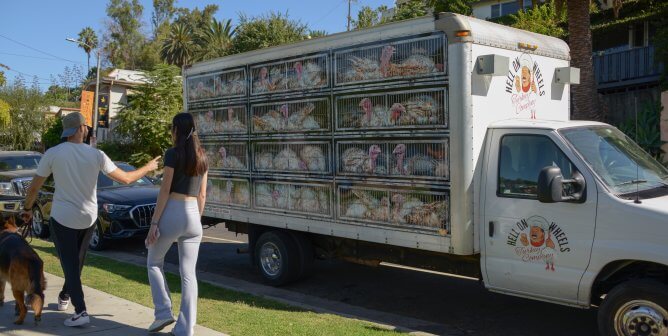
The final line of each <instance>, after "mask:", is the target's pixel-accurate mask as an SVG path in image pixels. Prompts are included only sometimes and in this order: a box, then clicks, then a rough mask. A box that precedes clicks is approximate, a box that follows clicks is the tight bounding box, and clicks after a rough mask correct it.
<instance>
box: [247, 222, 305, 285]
mask: <svg viewBox="0 0 668 336" xmlns="http://www.w3.org/2000/svg"><path fill="white" fill-rule="evenodd" d="M254 256H255V258H256V260H255V261H256V265H257V266H258V269H259V270H260V273H261V274H262V277H263V278H264V280H265V281H266V282H267V283H269V284H270V285H272V286H281V285H285V284H287V283H289V282H291V281H294V280H295V279H297V277H298V276H299V271H300V263H301V262H300V260H299V250H298V248H297V245H296V244H295V241H294V239H293V238H292V237H291V236H290V235H289V234H287V233H285V232H281V231H268V232H265V233H263V234H262V235H261V236H260V238H258V240H257V243H256V244H255V253H254Z"/></svg>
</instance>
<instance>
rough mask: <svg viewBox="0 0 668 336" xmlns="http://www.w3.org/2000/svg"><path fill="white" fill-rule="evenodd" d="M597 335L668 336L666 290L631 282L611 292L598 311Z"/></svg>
mask: <svg viewBox="0 0 668 336" xmlns="http://www.w3.org/2000/svg"><path fill="white" fill-rule="evenodd" d="M598 329H599V333H600V334H601V335H605V336H608V335H617V336H626V335H647V336H664V335H668V286H666V285H665V284H662V283H660V282H658V281H654V280H631V281H628V282H625V283H622V284H619V285H617V287H615V288H613V289H612V290H611V291H610V293H608V295H606V297H605V299H603V303H602V304H601V306H600V307H599V309H598Z"/></svg>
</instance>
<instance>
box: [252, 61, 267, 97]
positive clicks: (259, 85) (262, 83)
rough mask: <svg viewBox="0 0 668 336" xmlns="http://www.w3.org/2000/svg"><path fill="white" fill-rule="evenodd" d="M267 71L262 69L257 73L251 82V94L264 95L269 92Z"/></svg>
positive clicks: (264, 68)
mask: <svg viewBox="0 0 668 336" xmlns="http://www.w3.org/2000/svg"><path fill="white" fill-rule="evenodd" d="M268 75H269V71H268V70H267V68H266V67H262V68H261V69H260V72H259V73H258V78H257V79H256V80H255V81H253V92H254V93H264V92H269V87H270V86H271V82H270V81H269V78H268Z"/></svg>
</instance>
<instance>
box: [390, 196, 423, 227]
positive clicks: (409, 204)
mask: <svg viewBox="0 0 668 336" xmlns="http://www.w3.org/2000/svg"><path fill="white" fill-rule="evenodd" d="M422 205H424V202H422V201H420V200H419V199H417V198H415V197H404V195H401V194H395V195H394V196H392V213H391V216H392V221H393V222H397V223H406V216H408V215H409V214H410V213H411V211H412V210H413V208H415V207H420V206H422Z"/></svg>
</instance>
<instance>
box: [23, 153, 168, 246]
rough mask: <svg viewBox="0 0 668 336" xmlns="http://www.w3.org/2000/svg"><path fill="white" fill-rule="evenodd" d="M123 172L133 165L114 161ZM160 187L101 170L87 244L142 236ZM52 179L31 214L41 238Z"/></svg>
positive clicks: (44, 232)
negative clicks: (123, 179)
mask: <svg viewBox="0 0 668 336" xmlns="http://www.w3.org/2000/svg"><path fill="white" fill-rule="evenodd" d="M116 165H117V166H118V167H119V168H121V169H123V170H126V171H131V170H135V167H133V166H131V165H129V164H127V163H123V162H117V163H116ZM159 190H160V189H159V187H158V186H156V185H155V184H154V183H153V182H152V181H151V180H150V179H148V178H146V177H143V178H141V179H139V180H138V181H137V182H135V183H132V184H129V185H124V184H121V183H118V182H116V181H113V180H112V179H110V178H109V177H107V176H106V175H104V174H102V173H100V175H99V176H98V179H97V204H98V220H97V221H96V222H95V231H94V232H93V237H92V238H91V241H90V244H89V247H90V249H92V250H96V251H99V250H102V249H104V248H105V247H106V246H107V245H108V242H109V241H110V240H113V239H124V238H130V237H137V236H144V235H146V233H147V232H148V229H149V227H150V224H151V217H152V216H153V211H154V210H155V203H156V200H157V198H158V192H159ZM53 192H54V185H53V178H51V177H50V178H49V179H48V180H47V181H46V182H45V183H44V187H42V190H41V192H40V195H39V198H38V201H37V203H36V205H37V206H36V207H35V208H34V210H33V211H34V213H33V218H34V220H33V232H34V233H35V235H37V236H38V237H41V238H46V237H48V236H49V226H48V223H49V219H50V218H51V215H50V214H51V203H52V201H53Z"/></svg>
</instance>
